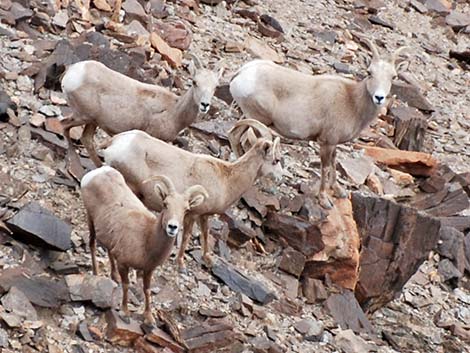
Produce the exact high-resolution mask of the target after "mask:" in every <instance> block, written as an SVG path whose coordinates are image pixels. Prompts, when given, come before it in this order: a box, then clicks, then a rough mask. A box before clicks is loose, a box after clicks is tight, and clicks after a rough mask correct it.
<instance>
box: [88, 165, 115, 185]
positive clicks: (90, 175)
mask: <svg viewBox="0 0 470 353" xmlns="http://www.w3.org/2000/svg"><path fill="white" fill-rule="evenodd" d="M112 171H114V172H117V173H119V172H118V171H117V170H116V169H114V168H111V167H110V166H107V165H105V166H102V167H100V168H97V169H93V170H92V171H91V172H88V173H86V174H85V175H84V176H83V178H82V180H81V181H80V187H81V188H84V187H86V186H87V185H88V184H89V183H90V181H91V180H92V179H93V178H94V177H96V176H97V175H100V174H105V173H107V172H112Z"/></svg>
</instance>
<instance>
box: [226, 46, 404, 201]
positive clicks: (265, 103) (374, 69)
mask: <svg viewBox="0 0 470 353" xmlns="http://www.w3.org/2000/svg"><path fill="white" fill-rule="evenodd" d="M364 41H365V42H366V43H367V44H368V46H369V48H370V49H371V51H372V54H373V55H372V60H371V62H370V65H369V68H368V72H369V76H368V77H366V78H365V79H364V80H362V81H360V82H356V81H353V80H350V79H346V78H343V77H341V76H337V75H318V76H312V75H307V74H304V73H301V72H298V71H295V70H292V69H289V68H285V67H282V66H280V65H276V64H274V63H273V62H271V61H266V60H255V61H252V62H249V63H247V64H245V65H244V66H242V67H241V69H240V70H239V71H238V73H237V74H236V75H235V77H234V78H233V79H232V81H231V83H230V92H231V94H232V96H233V98H234V100H235V101H236V103H237V104H238V106H239V107H240V109H241V110H242V112H243V113H244V115H245V116H246V117H248V118H251V119H255V120H258V121H260V122H262V123H264V124H266V125H268V126H273V127H274V129H275V130H276V131H277V132H279V133H280V134H281V135H283V136H285V137H287V138H292V139H302V140H316V141H318V143H319V144H320V159H321V181H320V190H319V202H320V204H321V205H322V206H323V207H324V208H331V207H332V206H333V205H332V202H331V200H330V199H329V197H328V195H327V187H326V186H327V183H328V188H329V189H332V190H333V191H334V194H335V196H337V197H346V196H347V193H346V191H345V190H344V189H343V188H342V187H341V186H340V185H339V184H338V182H337V180H336V161H335V159H336V145H338V144H340V143H344V142H348V141H351V140H352V139H354V138H356V137H357V136H358V135H359V134H360V132H361V131H362V129H364V128H365V127H366V126H368V125H369V123H370V122H371V121H372V120H373V119H374V118H376V117H377V115H378V114H379V111H380V109H381V108H382V107H384V105H385V103H386V102H387V96H388V95H389V94H390V89H391V86H392V80H393V79H394V78H395V77H396V76H397V70H398V68H396V67H395V59H396V58H397V57H398V55H399V54H400V52H401V51H402V50H403V49H404V48H400V49H398V50H397V51H395V53H394V54H393V55H391V56H390V57H387V58H385V57H381V56H380V54H379V52H378V50H377V48H376V46H375V45H374V44H373V43H372V42H371V41H369V40H367V39H364ZM399 66H401V65H399Z"/></svg>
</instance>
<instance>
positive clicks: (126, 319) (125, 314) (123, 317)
mask: <svg viewBox="0 0 470 353" xmlns="http://www.w3.org/2000/svg"><path fill="white" fill-rule="evenodd" d="M119 317H120V318H121V320H122V321H124V322H125V323H126V324H127V325H129V324H130V323H131V317H130V314H129V310H127V312H124V311H123V310H121V313H119Z"/></svg>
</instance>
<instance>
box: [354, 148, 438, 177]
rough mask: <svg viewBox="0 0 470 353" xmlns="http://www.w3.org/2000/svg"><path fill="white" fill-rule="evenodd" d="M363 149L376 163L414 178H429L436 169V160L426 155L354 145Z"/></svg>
mask: <svg viewBox="0 0 470 353" xmlns="http://www.w3.org/2000/svg"><path fill="white" fill-rule="evenodd" d="M355 146H356V147H358V148H363V149H364V151H365V154H366V155H368V156H370V157H372V158H373V159H374V160H375V161H376V162H378V163H381V164H385V165H387V166H389V167H390V168H394V169H398V170H400V171H402V172H405V173H409V174H411V175H414V176H431V175H432V174H433V173H434V172H435V169H436V168H437V165H438V162H437V160H436V159H435V158H434V157H433V156H431V155H430V154H428V153H424V152H414V151H401V150H393V149H388V148H381V147H374V146H368V145H355Z"/></svg>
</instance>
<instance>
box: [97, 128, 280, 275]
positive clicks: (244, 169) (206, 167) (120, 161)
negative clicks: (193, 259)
mask: <svg viewBox="0 0 470 353" xmlns="http://www.w3.org/2000/svg"><path fill="white" fill-rule="evenodd" d="M278 148H279V138H277V139H276V140H275V141H274V142H272V141H269V140H267V139H259V140H258V141H257V142H256V143H255V144H254V145H253V147H252V148H251V149H250V150H249V151H248V152H247V153H245V154H244V155H243V156H242V157H241V158H239V159H238V160H237V161H235V162H233V163H230V162H226V161H223V160H220V159H217V158H214V157H211V156H208V155H203V154H195V153H191V152H188V151H185V150H182V149H180V148H178V147H175V146H172V145H170V144H168V143H165V142H163V141H161V140H158V139H156V138H153V137H151V136H150V135H148V134H147V133H145V132H143V131H139V130H134V131H128V132H124V133H121V134H119V135H116V136H114V137H113V138H112V141H111V144H110V146H109V147H107V148H106V149H105V150H104V157H105V161H106V163H107V164H108V165H110V166H112V167H114V168H116V169H117V170H119V171H120V172H121V173H122V175H123V176H124V178H125V179H126V182H127V183H128V185H129V186H130V187H131V189H132V190H133V191H134V192H136V194H137V195H139V197H141V198H142V201H143V203H144V204H145V205H146V206H147V207H148V208H150V209H152V210H155V211H159V210H161V209H162V207H163V201H162V198H161V197H160V196H159V195H158V194H155V193H154V192H153V187H152V185H149V184H143V183H142V181H144V180H146V179H147V178H149V177H150V176H151V175H155V174H164V175H167V176H168V177H170V178H171V179H172V180H173V182H174V183H175V187H176V190H177V191H180V192H181V190H185V189H186V188H187V187H188V186H190V185H195V184H200V185H202V186H203V187H204V188H205V189H206V190H207V191H208V195H209V196H208V198H207V200H206V202H204V204H202V205H200V206H198V207H195V208H193V209H191V212H190V213H188V215H187V216H186V218H185V220H184V232H183V244H182V246H181V247H180V251H179V254H178V258H177V261H178V265H179V268H180V270H182V271H184V269H185V265H184V251H185V248H186V246H187V244H188V242H189V239H190V235H191V231H192V227H193V224H194V222H195V221H196V220H198V221H199V225H200V228H201V236H202V239H201V240H202V241H201V243H202V246H203V258H204V260H205V261H206V263H209V264H210V263H211V258H210V256H209V254H208V252H209V248H208V242H207V239H208V235H209V228H208V219H209V216H211V215H213V214H223V213H224V212H225V210H227V208H228V207H230V205H232V204H233V203H234V202H236V201H237V200H238V199H239V198H240V197H241V196H242V195H243V194H244V193H245V192H246V191H247V190H248V189H249V188H250V187H251V186H252V185H253V183H254V182H255V180H256V179H257V178H258V177H260V176H262V175H268V174H271V173H272V174H274V175H275V177H280V175H281V173H282V167H281V165H280V163H279V161H278V160H277V156H278V155H279V153H278V152H277V149H278Z"/></svg>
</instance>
